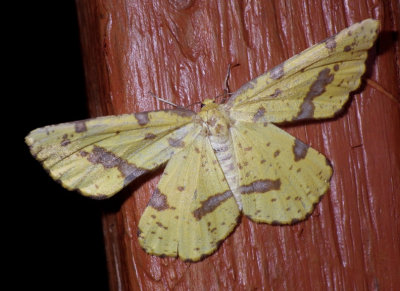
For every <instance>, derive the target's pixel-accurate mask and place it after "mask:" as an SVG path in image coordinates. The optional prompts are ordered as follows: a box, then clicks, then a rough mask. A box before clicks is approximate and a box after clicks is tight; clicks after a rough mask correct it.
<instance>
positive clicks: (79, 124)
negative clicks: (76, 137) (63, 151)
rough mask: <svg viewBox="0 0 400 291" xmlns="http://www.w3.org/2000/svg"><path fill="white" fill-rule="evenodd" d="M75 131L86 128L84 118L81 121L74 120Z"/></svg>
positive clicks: (81, 130) (82, 130)
mask: <svg viewBox="0 0 400 291" xmlns="http://www.w3.org/2000/svg"><path fill="white" fill-rule="evenodd" d="M74 123H75V132H78V133H79V132H84V131H86V130H87V127H86V121H85V120H81V121H75V122H74Z"/></svg>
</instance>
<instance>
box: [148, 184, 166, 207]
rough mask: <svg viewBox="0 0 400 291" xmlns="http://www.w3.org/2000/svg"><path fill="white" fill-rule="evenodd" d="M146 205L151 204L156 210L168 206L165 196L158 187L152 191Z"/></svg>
mask: <svg viewBox="0 0 400 291" xmlns="http://www.w3.org/2000/svg"><path fill="white" fill-rule="evenodd" d="M147 206H151V207H153V208H154V209H156V210H158V211H162V210H165V209H168V208H170V207H169V205H168V201H167V196H165V195H164V194H162V193H161V192H160V190H159V189H158V188H157V189H156V190H155V191H154V192H153V195H152V196H151V198H150V201H149V203H148V204H147Z"/></svg>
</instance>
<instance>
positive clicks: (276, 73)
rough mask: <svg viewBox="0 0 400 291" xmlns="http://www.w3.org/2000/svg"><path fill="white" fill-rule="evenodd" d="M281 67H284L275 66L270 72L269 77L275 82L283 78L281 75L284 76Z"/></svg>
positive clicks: (281, 65)
mask: <svg viewBox="0 0 400 291" xmlns="http://www.w3.org/2000/svg"><path fill="white" fill-rule="evenodd" d="M283 65H284V63H282V64H280V65H277V66H276V67H275V68H273V69H272V70H271V71H270V73H269V76H270V78H271V79H274V80H277V79H280V78H282V77H283V75H284V71H283Z"/></svg>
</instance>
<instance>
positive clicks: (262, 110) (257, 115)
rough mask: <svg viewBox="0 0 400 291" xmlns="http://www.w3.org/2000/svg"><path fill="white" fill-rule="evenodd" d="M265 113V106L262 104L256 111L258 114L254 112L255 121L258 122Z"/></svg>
mask: <svg viewBox="0 0 400 291" xmlns="http://www.w3.org/2000/svg"><path fill="white" fill-rule="evenodd" d="M264 114H265V108H264V107H262V106H260V108H259V109H258V111H257V112H256V114H254V116H253V121H254V122H257V121H258V120H259V119H260V118H262V117H263V116H264Z"/></svg>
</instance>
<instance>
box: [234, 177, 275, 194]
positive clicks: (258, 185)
mask: <svg viewBox="0 0 400 291" xmlns="http://www.w3.org/2000/svg"><path fill="white" fill-rule="evenodd" d="M280 188H281V180H280V179H279V178H278V179H276V180H271V179H265V180H258V181H255V182H253V183H251V184H249V185H245V186H240V187H239V189H238V190H239V192H240V193H241V194H252V193H266V192H268V191H271V190H279V189H280Z"/></svg>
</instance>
